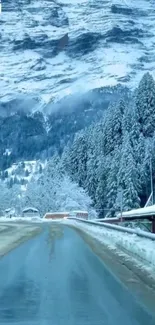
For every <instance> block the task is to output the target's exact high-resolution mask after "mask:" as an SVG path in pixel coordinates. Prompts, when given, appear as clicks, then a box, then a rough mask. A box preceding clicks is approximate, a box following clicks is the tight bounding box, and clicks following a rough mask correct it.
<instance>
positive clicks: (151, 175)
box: [150, 157, 153, 205]
mask: <svg viewBox="0 0 155 325" xmlns="http://www.w3.org/2000/svg"><path fill="white" fill-rule="evenodd" d="M150 178H151V195H152V205H153V172H152V159H151V157H150Z"/></svg>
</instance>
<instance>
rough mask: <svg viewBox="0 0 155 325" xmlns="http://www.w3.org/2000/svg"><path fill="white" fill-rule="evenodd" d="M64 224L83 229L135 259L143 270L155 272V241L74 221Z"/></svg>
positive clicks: (120, 253)
mask: <svg viewBox="0 0 155 325" xmlns="http://www.w3.org/2000/svg"><path fill="white" fill-rule="evenodd" d="M63 223H64V224H66V225H70V226H73V227H76V228H78V229H81V230H82V231H84V232H85V233H86V234H88V235H89V236H92V237H93V238H95V239H97V240H98V241H99V242H101V243H103V244H105V245H106V246H107V247H109V248H110V249H112V250H114V251H116V253H117V254H119V255H123V256H125V257H126V258H128V259H133V260H134V261H135V262H136V263H138V264H139V265H140V266H141V268H144V269H147V270H148V271H149V272H150V273H151V272H152V269H153V272H154V271H155V241H153V240H150V239H146V238H142V237H139V236H137V235H136V234H129V233H124V232H121V231H117V230H113V229H108V228H106V227H100V226H93V225H89V224H86V223H81V222H78V221H76V220H75V221H74V220H64V221H63Z"/></svg>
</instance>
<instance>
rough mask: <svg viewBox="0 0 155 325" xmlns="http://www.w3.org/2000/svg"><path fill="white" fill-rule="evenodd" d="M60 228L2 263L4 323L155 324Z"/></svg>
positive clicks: (86, 249) (77, 240) (0, 297)
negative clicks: (54, 233) (56, 232)
mask: <svg viewBox="0 0 155 325" xmlns="http://www.w3.org/2000/svg"><path fill="white" fill-rule="evenodd" d="M60 229H62V230H61V231H59V232H58V234H57V235H56V236H55V235H54V236H53V235H52V234H51V231H50V232H49V229H48V228H45V229H44V231H43V233H42V234H41V235H38V236H37V237H35V238H33V239H31V240H29V241H28V242H26V243H24V244H22V245H21V246H19V247H18V248H16V249H15V250H13V251H12V252H10V253H9V254H7V255H6V256H4V257H3V258H1V259H0V324H1V325H3V324H5V325H6V324H9V325H14V324H17V325H34V324H35V325H154V324H155V320H153V319H152V318H151V316H149V314H148V313H147V312H146V311H145V310H144V309H142V308H141V307H140V306H139V305H138V304H137V303H136V301H135V300H134V298H133V297H132V295H130V293H129V292H128V291H127V290H126V289H125V288H124V287H123V286H122V285H121V284H120V283H119V282H118V281H117V280H116V279H115V278H114V277H113V275H112V274H111V273H110V272H109V271H108V270H107V269H106V267H105V266H104V264H103V263H102V262H101V261H100V259H99V258H98V257H97V256H96V255H95V254H94V253H92V251H91V250H90V249H89V247H88V246H87V244H85V242H84V241H83V240H82V239H81V237H80V236H79V235H78V234H77V233H76V232H75V231H74V230H72V229H69V228H67V227H65V228H60Z"/></svg>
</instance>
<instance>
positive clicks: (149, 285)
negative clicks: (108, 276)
mask: <svg viewBox="0 0 155 325" xmlns="http://www.w3.org/2000/svg"><path fill="white" fill-rule="evenodd" d="M63 224H64V225H65V226H66V227H71V228H73V229H75V230H76V231H77V232H78V234H79V235H80V236H81V237H82V238H83V240H84V241H85V242H86V243H87V244H88V245H89V246H90V247H91V249H92V250H93V252H94V253H95V254H96V255H97V256H98V257H99V258H100V259H101V260H102V261H103V263H104V265H105V266H106V267H107V268H108V270H109V271H110V272H111V273H112V274H113V276H115V277H116V278H117V279H118V280H119V281H120V282H121V283H122V284H123V285H124V286H125V287H126V288H127V289H128V290H129V291H130V292H131V293H132V294H133V295H134V296H135V297H137V300H138V301H140V302H141V304H142V305H143V306H145V307H146V308H147V309H148V310H150V312H151V313H152V314H153V315H155V309H154V301H155V279H154V278H153V277H152V276H151V272H149V269H146V268H142V267H141V265H140V263H139V261H138V259H137V261H136V259H135V258H132V257H131V256H130V255H128V252H125V251H123V250H121V249H122V248H121V247H120V249H116V248H112V246H108V245H106V244H105V243H104V242H101V241H100V239H98V238H97V237H95V236H93V235H92V233H90V234H89V233H88V232H86V231H85V229H84V228H82V227H80V226H79V224H78V223H72V224H71V222H66V221H65V222H64V223H63ZM103 236H104V235H103Z"/></svg>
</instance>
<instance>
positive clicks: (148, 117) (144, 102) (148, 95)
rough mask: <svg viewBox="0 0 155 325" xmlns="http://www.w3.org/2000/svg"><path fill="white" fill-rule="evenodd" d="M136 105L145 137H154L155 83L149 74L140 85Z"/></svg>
mask: <svg viewBox="0 0 155 325" xmlns="http://www.w3.org/2000/svg"><path fill="white" fill-rule="evenodd" d="M135 103H136V107H137V110H138V115H139V123H140V125H141V130H142V133H143V135H144V136H145V137H150V136H153V133H154V130H155V82H154V79H153V77H152V76H151V75H150V74H149V73H145V74H144V76H143V78H142V79H141V81H140V83H139V86H138V89H137V91H136V96H135Z"/></svg>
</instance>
